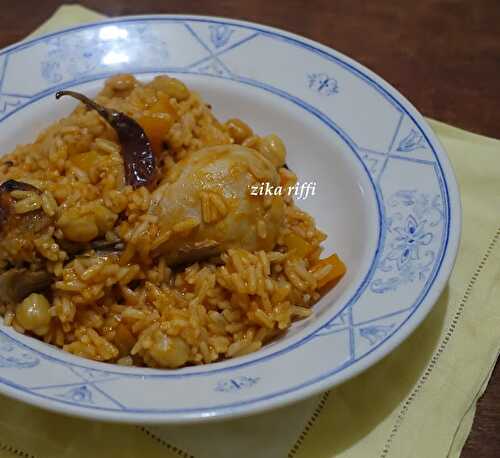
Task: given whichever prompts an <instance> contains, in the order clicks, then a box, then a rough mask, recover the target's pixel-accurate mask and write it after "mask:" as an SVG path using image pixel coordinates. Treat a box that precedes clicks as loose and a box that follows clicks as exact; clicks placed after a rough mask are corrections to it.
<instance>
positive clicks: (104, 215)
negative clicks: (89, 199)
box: [93, 204, 118, 234]
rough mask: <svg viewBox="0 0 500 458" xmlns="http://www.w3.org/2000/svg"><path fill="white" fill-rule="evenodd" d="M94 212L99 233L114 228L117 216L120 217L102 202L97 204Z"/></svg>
mask: <svg viewBox="0 0 500 458" xmlns="http://www.w3.org/2000/svg"><path fill="white" fill-rule="evenodd" d="M93 213H94V214H93V217H94V220H95V223H96V225H97V227H98V229H99V233H101V234H102V233H105V232H107V231H109V230H110V229H112V228H113V225H114V224H115V221H116V218H118V215H117V214H116V213H113V212H112V211H111V210H109V209H108V208H107V207H105V206H104V205H100V204H98V205H96V207H95V208H94V212H93Z"/></svg>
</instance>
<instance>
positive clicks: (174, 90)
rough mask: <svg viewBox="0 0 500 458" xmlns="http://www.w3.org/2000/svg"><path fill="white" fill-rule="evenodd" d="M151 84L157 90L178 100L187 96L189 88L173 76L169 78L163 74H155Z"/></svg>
mask: <svg viewBox="0 0 500 458" xmlns="http://www.w3.org/2000/svg"><path fill="white" fill-rule="evenodd" d="M151 85H152V86H153V87H154V88H155V89H156V90H158V91H162V92H164V93H165V94H167V95H168V96H170V97H173V98H174V99H177V100H179V101H182V100H185V99H187V98H188V97H189V90H188V88H187V87H186V85H185V84H184V83H183V82H182V81H179V80H177V79H175V78H170V77H168V76H165V75H160V76H157V77H156V78H155V79H154V80H153V81H152V82H151Z"/></svg>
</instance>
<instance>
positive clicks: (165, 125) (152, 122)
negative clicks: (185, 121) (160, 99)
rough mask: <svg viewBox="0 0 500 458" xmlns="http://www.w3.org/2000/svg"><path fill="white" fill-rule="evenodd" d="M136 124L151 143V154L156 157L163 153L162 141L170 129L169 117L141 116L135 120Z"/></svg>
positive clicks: (170, 120)
mask: <svg viewBox="0 0 500 458" xmlns="http://www.w3.org/2000/svg"><path fill="white" fill-rule="evenodd" d="M137 122H138V123H139V125H140V126H141V127H142V128H143V130H144V133H145V134H146V135H147V137H148V139H149V141H150V142H151V148H152V149H153V152H154V153H155V155H157V156H158V155H159V154H160V153H161V152H162V151H163V139H164V138H165V136H166V135H167V134H168V131H169V130H170V128H171V127H172V124H173V120H172V118H171V117H169V116H165V117H160V116H151V115H143V116H141V117H140V118H139V119H137Z"/></svg>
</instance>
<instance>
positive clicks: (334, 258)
mask: <svg viewBox="0 0 500 458" xmlns="http://www.w3.org/2000/svg"><path fill="white" fill-rule="evenodd" d="M328 265H330V266H332V269H331V270H330V272H328V274H327V275H326V276H325V277H323V278H322V279H321V280H319V281H318V287H319V288H321V287H323V286H325V285H327V284H328V283H332V282H334V281H337V280H340V278H341V277H342V276H343V275H344V274H345V273H346V272H347V268H346V266H345V264H344V262H343V261H342V260H341V259H340V258H339V257H338V255H337V254H332V255H331V256H328V257H327V258H325V259H321V260H319V261H318V262H317V263H316V264H314V266H312V267H311V269H310V270H311V272H317V271H319V270H320V269H322V268H323V267H325V266H328Z"/></svg>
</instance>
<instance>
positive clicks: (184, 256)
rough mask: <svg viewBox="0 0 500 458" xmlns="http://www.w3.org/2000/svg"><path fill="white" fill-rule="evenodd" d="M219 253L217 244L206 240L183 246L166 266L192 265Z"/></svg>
mask: <svg viewBox="0 0 500 458" xmlns="http://www.w3.org/2000/svg"><path fill="white" fill-rule="evenodd" d="M220 253H221V249H220V244H219V243H217V242H215V241H214V240H206V241H203V242H197V243H193V244H192V245H185V246H183V247H182V248H180V249H179V250H178V251H177V252H176V253H175V255H174V256H172V257H171V258H170V259H169V262H168V264H169V265H170V266H180V265H184V264H192V263H194V262H198V261H203V260H205V259H208V258H212V257H214V256H218V255H219V254H220Z"/></svg>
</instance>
